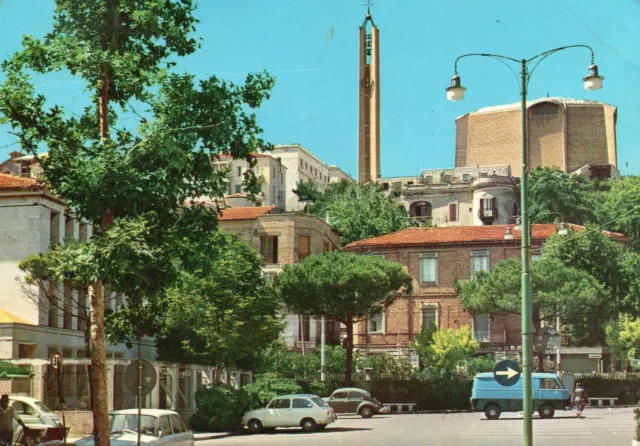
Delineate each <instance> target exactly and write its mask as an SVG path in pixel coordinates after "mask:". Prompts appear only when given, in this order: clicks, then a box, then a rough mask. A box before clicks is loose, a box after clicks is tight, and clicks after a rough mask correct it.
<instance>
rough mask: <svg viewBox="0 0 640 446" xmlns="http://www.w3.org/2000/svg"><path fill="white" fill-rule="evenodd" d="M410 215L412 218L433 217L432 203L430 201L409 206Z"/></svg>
mask: <svg viewBox="0 0 640 446" xmlns="http://www.w3.org/2000/svg"><path fill="white" fill-rule="evenodd" d="M409 214H410V215H411V216H412V217H431V203H429V202H428V201H417V202H415V203H411V206H409Z"/></svg>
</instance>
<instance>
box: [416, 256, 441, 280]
mask: <svg viewBox="0 0 640 446" xmlns="http://www.w3.org/2000/svg"><path fill="white" fill-rule="evenodd" d="M420 282H422V283H435V284H437V283H438V254H437V253H431V254H420Z"/></svg>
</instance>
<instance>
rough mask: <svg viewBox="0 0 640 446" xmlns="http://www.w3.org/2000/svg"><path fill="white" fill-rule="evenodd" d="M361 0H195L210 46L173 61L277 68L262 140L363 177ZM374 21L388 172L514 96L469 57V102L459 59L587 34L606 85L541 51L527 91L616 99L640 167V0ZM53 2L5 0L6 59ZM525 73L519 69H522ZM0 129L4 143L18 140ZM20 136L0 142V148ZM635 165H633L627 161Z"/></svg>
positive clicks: (435, 158) (451, 139)
mask: <svg viewBox="0 0 640 446" xmlns="http://www.w3.org/2000/svg"><path fill="white" fill-rule="evenodd" d="M364 3H366V1H365V0H200V1H199V8H198V10H197V12H196V14H197V16H198V17H199V18H200V20H201V23H200V25H199V29H198V32H197V35H198V36H200V37H202V39H203V42H202V43H203V45H202V49H201V50H200V51H198V52H197V54H194V55H192V56H189V57H187V58H184V59H181V60H180V61H179V64H178V67H177V69H178V70H180V71H188V72H192V73H195V74H197V75H198V76H202V77H204V76H208V75H211V74H215V75H217V76H219V77H221V78H224V79H226V80H229V81H232V82H242V81H243V80H244V77H245V75H246V74H247V73H250V72H257V71H261V70H263V69H267V70H268V71H269V72H271V73H272V74H273V75H274V76H275V77H276V86H275V88H274V90H273V95H272V98H271V100H269V101H268V102H267V103H266V104H265V105H264V106H263V107H262V108H261V110H260V111H259V117H260V123H261V125H262V127H263V129H264V136H265V138H266V139H267V140H268V141H270V142H272V143H274V144H280V143H292V142H297V143H300V144H303V145H304V146H305V147H307V148H308V149H309V150H311V151H312V152H314V153H315V154H316V155H317V156H319V157H320V158H321V159H322V160H323V161H325V162H326V163H329V164H337V165H338V166H340V167H342V168H343V169H344V170H345V171H347V172H351V173H352V174H354V175H355V173H356V167H357V137H358V128H357V123H358V109H357V105H358V90H357V87H358V27H359V26H360V25H361V23H362V21H363V19H364V16H365V13H366V7H365V6H363V4H364ZM373 3H374V5H373V7H372V13H373V18H374V20H375V22H376V24H377V25H378V27H379V29H380V53H381V54H380V58H381V69H380V71H381V81H380V85H381V123H382V124H381V125H382V131H381V138H382V141H381V150H382V155H381V157H382V175H383V176H396V175H414V174H415V173H416V172H417V171H418V170H419V169H425V168H440V167H452V166H453V165H454V152H455V118H456V117H457V116H460V115H462V114H464V113H467V112H469V111H473V110H475V109H478V108H481V107H484V106H487V105H492V104H504V103H511V102H517V101H518V100H519V93H518V90H517V88H518V87H517V84H516V80H515V79H514V77H513V74H512V73H511V72H510V71H509V70H508V69H507V68H506V67H505V66H504V65H502V64H501V63H499V62H497V61H494V60H491V59H487V58H470V59H467V60H464V61H463V62H462V63H461V65H460V67H459V71H460V75H461V77H462V80H463V83H464V85H465V86H466V87H467V97H466V99H465V100H464V101H462V102H456V103H452V102H448V101H447V100H446V97H445V92H444V88H445V87H447V86H448V84H449V81H450V78H451V76H452V75H453V62H454V59H455V58H456V56H458V55H460V54H463V53H468V52H493V53H499V54H504V55H508V56H511V57H514V58H517V59H520V58H523V57H525V58H529V57H530V56H533V55H535V54H538V53H540V52H543V51H545V50H548V49H551V48H554V47H558V46H564V45H570V44H578V43H581V44H587V45H590V46H592V47H593V48H594V50H595V53H596V63H597V64H598V66H599V67H600V74H602V75H604V76H605V77H606V79H605V81H604V89H603V90H600V91H596V92H587V91H585V90H584V89H583V87H582V80H581V79H582V77H584V76H585V74H586V73H587V68H588V65H589V53H588V51H587V50H580V49H574V50H568V51H565V52H561V53H559V54H556V55H553V56H551V57H549V58H548V59H546V60H545V61H544V62H543V63H542V64H541V65H540V67H539V68H538V69H537V70H536V72H535V75H534V76H533V78H532V80H531V84H530V95H529V98H530V99H535V98H539V97H543V96H546V95H547V93H549V94H550V95H551V96H564V97H572V98H578V99H592V100H598V101H603V102H607V103H609V104H612V105H615V106H617V107H618V165H619V167H620V168H621V170H622V172H623V174H640V143H639V142H638V139H639V137H640V94H638V93H637V92H638V90H639V85H640V50H639V46H638V42H640V2H639V1H638V0H615V1H614V0H600V1H595V0H564V1H563V0H536V1H531V2H525V1H513V0H485V1H482V0H466V1H462V0H457V1H426V0H374V2H373ZM52 12H53V0H28V1H27V0H0V58H5V57H7V56H8V55H10V54H12V53H13V52H14V51H16V50H17V49H18V48H19V45H20V39H21V35H22V34H32V35H35V36H42V35H44V34H45V33H46V32H47V31H49V29H50V27H51V17H52ZM516 71H517V70H516ZM38 85H39V88H40V91H41V92H42V93H43V94H45V95H46V96H48V97H49V98H50V99H51V101H52V102H54V101H55V102H57V103H59V104H61V105H63V106H64V107H66V108H67V109H68V110H70V111H71V112H79V111H81V110H82V108H83V107H84V106H85V105H86V104H87V101H86V95H85V94H84V92H83V88H84V85H83V84H82V83H79V82H78V81H77V80H74V79H73V78H71V77H70V76H68V75H65V74H60V75H56V76H50V77H48V78H47V79H43V80H38ZM6 130H8V129H7V128H2V127H0V146H4V145H6V144H10V143H11V142H13V141H14V140H15V138H14V137H13V136H11V135H8V134H7V133H6ZM17 147H18V146H11V147H3V148H0V159H4V158H6V155H7V154H8V153H9V152H10V151H12V150H15V149H16V148H17ZM626 163H628V165H629V166H628V167H625V165H626Z"/></svg>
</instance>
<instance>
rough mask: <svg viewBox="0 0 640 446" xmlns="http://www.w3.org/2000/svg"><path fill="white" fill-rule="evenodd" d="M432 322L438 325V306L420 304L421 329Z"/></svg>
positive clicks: (424, 328)
mask: <svg viewBox="0 0 640 446" xmlns="http://www.w3.org/2000/svg"><path fill="white" fill-rule="evenodd" d="M432 324H433V325H435V326H436V327H437V326H438V306H437V305H436V304H425V305H423V306H422V330H423V331H424V330H426V329H427V328H429V326H431V325H432Z"/></svg>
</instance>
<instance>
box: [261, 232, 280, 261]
mask: <svg viewBox="0 0 640 446" xmlns="http://www.w3.org/2000/svg"><path fill="white" fill-rule="evenodd" d="M260 254H262V257H264V261H265V263H271V264H273V263H278V237H271V236H267V235H263V236H262V237H260Z"/></svg>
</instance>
